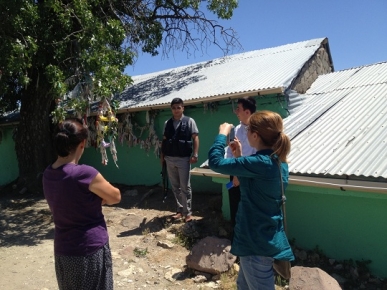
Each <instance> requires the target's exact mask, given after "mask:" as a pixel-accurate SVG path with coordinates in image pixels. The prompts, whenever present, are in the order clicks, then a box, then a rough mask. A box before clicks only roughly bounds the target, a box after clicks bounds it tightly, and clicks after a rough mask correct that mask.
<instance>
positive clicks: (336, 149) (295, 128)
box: [284, 63, 387, 178]
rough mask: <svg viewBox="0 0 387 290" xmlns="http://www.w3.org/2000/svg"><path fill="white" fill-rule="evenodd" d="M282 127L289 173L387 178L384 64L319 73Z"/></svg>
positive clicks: (386, 78)
mask: <svg viewBox="0 0 387 290" xmlns="http://www.w3.org/2000/svg"><path fill="white" fill-rule="evenodd" d="M284 125H285V131H286V133H287V134H289V136H290V137H291V140H292V150H291V153H290V155H289V159H290V164H289V169H290V171H291V173H300V174H313V175H316V174H317V175H331V176H335V175H336V176H343V175H344V176H345V175H348V176H351V175H354V176H363V177H375V178H378V177H382V178H387V162H386V160H387V63H378V64H375V65H370V66H364V67H360V68H355V69H350V70H344V71H339V72H335V73H330V74H327V75H323V76H320V77H319V78H318V79H317V80H316V82H315V83H314V84H313V85H312V86H311V88H310V89H309V90H308V91H307V92H306V94H305V98H304V103H303V104H302V105H301V106H300V107H298V108H297V110H296V111H295V113H294V114H292V115H290V116H289V117H287V118H286V119H285V120H284Z"/></svg>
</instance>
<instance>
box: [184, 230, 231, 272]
mask: <svg viewBox="0 0 387 290" xmlns="http://www.w3.org/2000/svg"><path fill="white" fill-rule="evenodd" d="M230 249H231V242H230V240H228V239H220V238H217V237H205V238H204V239H202V240H200V241H199V242H198V243H197V244H196V245H195V246H194V247H193V248H192V251H191V253H190V254H189V255H188V256H187V258H186V263H187V266H188V267H189V268H191V269H195V270H198V271H202V272H206V273H211V274H218V273H222V272H226V271H228V270H229V269H230V268H231V267H232V265H233V264H234V262H235V260H236V256H234V255H233V254H231V253H230Z"/></svg>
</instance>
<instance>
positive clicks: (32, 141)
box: [15, 87, 55, 194]
mask: <svg viewBox="0 0 387 290" xmlns="http://www.w3.org/2000/svg"><path fill="white" fill-rule="evenodd" d="M35 88H36V87H35ZM26 96H27V97H24V98H23V100H22V106H21V108H20V123H19V125H18V129H17V135H16V142H15V144H16V145H15V147H16V155H17V159H18V164H19V180H18V185H19V187H20V188H24V187H25V188H26V189H27V190H28V191H30V192H31V193H38V194H39V193H40V194H41V193H42V192H43V190H42V174H43V172H44V170H45V168H46V167H47V166H48V165H49V164H50V163H52V162H53V161H54V158H55V156H54V149H53V145H52V129H53V128H54V126H53V125H52V123H51V120H50V117H49V115H50V113H51V111H52V110H53V109H54V100H53V98H52V97H51V96H50V95H49V94H48V93H47V91H45V90H44V88H40V89H38V90H28V91H27V92H26Z"/></svg>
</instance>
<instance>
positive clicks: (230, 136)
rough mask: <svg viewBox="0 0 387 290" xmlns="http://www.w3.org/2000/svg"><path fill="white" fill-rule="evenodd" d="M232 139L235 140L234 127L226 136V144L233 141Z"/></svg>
mask: <svg viewBox="0 0 387 290" xmlns="http://www.w3.org/2000/svg"><path fill="white" fill-rule="evenodd" d="M234 139H235V127H234V126H233V127H232V128H231V130H230V133H229V134H228V136H227V143H230V142H232V141H234Z"/></svg>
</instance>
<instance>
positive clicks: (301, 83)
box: [290, 46, 333, 94]
mask: <svg viewBox="0 0 387 290" xmlns="http://www.w3.org/2000/svg"><path fill="white" fill-rule="evenodd" d="M332 71H333V64H332V63H331V60H330V57H329V52H328V51H327V49H326V48H325V47H324V46H322V47H320V48H319V49H318V51H317V52H316V53H315V54H314V55H313V57H312V58H311V59H309V61H308V62H306V63H305V64H304V66H303V68H302V69H301V72H300V73H299V75H298V76H297V77H296V78H295V79H294V80H293V82H292V84H291V86H290V88H291V89H292V90H295V91H297V92H298V93H299V94H304V93H305V92H306V91H307V90H308V89H309V88H310V86H311V85H312V83H313V82H314V81H315V80H316V79H317V77H318V76H319V75H323V74H327V73H330V72H332Z"/></svg>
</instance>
